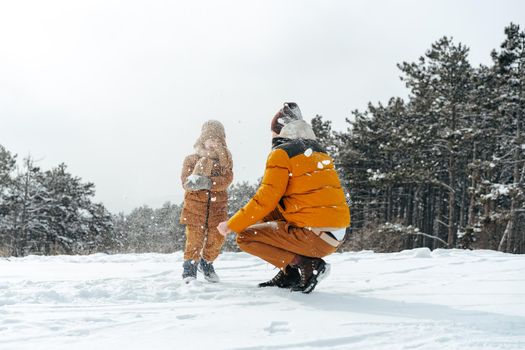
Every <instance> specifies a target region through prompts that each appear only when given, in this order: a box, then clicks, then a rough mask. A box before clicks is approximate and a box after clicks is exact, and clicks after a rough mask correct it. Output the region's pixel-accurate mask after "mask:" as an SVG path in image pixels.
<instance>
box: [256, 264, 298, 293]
mask: <svg viewBox="0 0 525 350" xmlns="http://www.w3.org/2000/svg"><path fill="white" fill-rule="evenodd" d="M300 280H301V276H300V275H299V270H297V269H295V268H293V267H291V266H286V268H285V269H284V271H283V270H279V272H278V273H277V275H275V277H274V278H272V279H271V280H269V281H267V282H263V283H259V287H279V288H292V287H294V286H295V285H297V284H298V283H299V282H300Z"/></svg>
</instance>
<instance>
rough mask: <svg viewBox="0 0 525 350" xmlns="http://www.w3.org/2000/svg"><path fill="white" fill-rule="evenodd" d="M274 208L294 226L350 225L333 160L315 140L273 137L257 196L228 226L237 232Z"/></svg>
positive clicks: (347, 209) (341, 226)
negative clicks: (271, 148)
mask: <svg viewBox="0 0 525 350" xmlns="http://www.w3.org/2000/svg"><path fill="white" fill-rule="evenodd" d="M275 208H277V209H278V210H279V211H280V212H281V214H282V215H283V216H284V218H285V219H286V221H287V222H289V223H291V224H292V225H294V226H296V227H311V228H344V227H348V226H349V225H350V209H349V208H348V205H347V203H346V198H345V194H344V191H343V189H342V187H341V183H340V181H339V177H338V176H337V172H336V170H335V168H334V164H333V160H332V158H331V157H330V156H329V155H328V154H327V153H326V151H325V150H323V149H322V148H321V146H320V145H319V143H318V142H317V141H315V140H309V139H293V140H292V139H285V138H274V139H273V150H272V152H271V153H270V155H269V156H268V160H267V162H266V170H265V173H264V176H263V179H262V183H261V185H260V186H259V188H258V190H257V193H256V194H255V196H254V197H253V198H252V199H251V200H250V201H249V202H248V203H247V204H246V205H245V206H244V207H243V208H242V209H241V210H239V211H238V212H237V213H236V214H235V215H234V216H233V217H232V218H231V219H230V220H229V221H228V226H229V227H230V228H231V229H232V230H233V231H234V232H237V233H239V232H241V231H243V230H244V229H245V228H247V227H248V226H250V225H253V224H255V223H257V222H258V221H259V220H261V219H262V218H264V217H265V216H266V215H267V214H269V213H270V212H271V211H272V210H274V209H275Z"/></svg>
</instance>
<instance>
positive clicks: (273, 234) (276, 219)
mask: <svg viewBox="0 0 525 350" xmlns="http://www.w3.org/2000/svg"><path fill="white" fill-rule="evenodd" d="M263 221H264V222H262V223H259V224H255V225H252V226H249V227H248V228H246V229H245V230H244V231H242V232H240V233H239V234H238V235H237V244H238V245H239V248H241V250H243V251H245V252H247V253H249V254H252V255H256V256H258V257H260V258H261V259H263V260H266V261H267V262H269V263H270V264H272V265H274V266H276V267H278V268H280V269H283V268H285V267H286V266H287V265H289V264H290V263H291V262H292V260H293V259H294V258H295V256H296V255H297V254H299V255H304V256H309V257H314V258H322V257H324V256H327V255H330V254H332V253H334V252H335V251H336V250H337V247H333V246H332V245H330V244H328V243H326V242H325V241H324V240H322V239H321V238H320V237H319V236H318V235H317V234H316V233H314V232H313V231H311V230H309V229H307V228H300V227H294V226H292V225H290V224H289V223H288V222H286V221H284V218H283V217H282V215H281V214H280V213H279V212H278V211H277V210H274V211H273V212H272V213H270V214H269V215H268V216H267V217H265V218H264V219H263Z"/></svg>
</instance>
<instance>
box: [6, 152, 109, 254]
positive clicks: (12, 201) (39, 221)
mask: <svg viewBox="0 0 525 350" xmlns="http://www.w3.org/2000/svg"><path fill="white" fill-rule="evenodd" d="M94 194H95V187H94V185H93V184H92V183H82V182H81V179H80V178H78V177H74V176H72V175H71V174H70V173H68V172H67V168H66V166H65V165H64V164H60V165H58V166H57V167H56V168H53V169H51V170H48V171H42V170H41V169H40V168H39V167H38V166H36V165H35V164H34V161H33V160H32V159H31V158H27V159H25V160H24V161H23V165H22V167H21V168H18V167H17V164H16V156H13V155H12V154H11V153H10V152H9V151H8V150H6V149H5V148H4V147H3V146H1V145H0V256H2V255H3V256H24V255H28V254H43V255H49V254H87V253H92V252H96V251H100V250H104V249H107V248H109V247H113V246H116V245H117V244H118V242H117V241H116V240H115V237H114V236H113V235H112V227H113V219H112V217H111V214H110V213H109V212H108V211H107V210H106V209H105V208H104V206H103V205H102V204H98V203H93V201H92V198H93V196H94Z"/></svg>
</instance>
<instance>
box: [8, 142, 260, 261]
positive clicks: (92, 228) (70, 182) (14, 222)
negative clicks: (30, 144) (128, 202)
mask: <svg viewBox="0 0 525 350" xmlns="http://www.w3.org/2000/svg"><path fill="white" fill-rule="evenodd" d="M34 163H35V162H34V161H33V160H32V159H31V158H30V157H28V158H27V159H25V160H24V161H23V164H22V165H21V166H20V167H19V166H18V165H17V159H16V156H15V155H12V154H11V153H10V152H9V151H8V150H7V149H5V148H4V147H3V146H1V145H0V256H25V255H29V254H38V255H54V254H89V253H96V252H105V253H145V252H160V253H171V252H174V251H177V250H182V249H184V244H185V240H186V235H185V226H183V225H181V224H180V223H179V217H180V212H181V209H182V205H181V204H172V203H169V202H167V203H165V204H164V205H163V206H162V207H161V208H158V209H153V208H150V207H148V206H142V207H139V208H136V209H134V210H133V211H131V213H129V214H127V215H126V214H123V213H119V214H117V215H111V214H110V213H109V212H108V211H107V210H106V208H104V206H103V205H102V204H99V203H94V202H93V197H94V194H95V187H94V185H93V184H92V183H83V182H82V181H81V179H80V178H78V177H74V176H73V175H71V174H69V173H68V172H67V167H66V165H65V164H60V165H59V166H57V167H56V168H53V169H51V170H48V171H42V170H41V169H40V168H39V167H38V166H36V165H35V164H34ZM255 190H256V185H250V184H248V183H247V182H241V183H237V184H235V185H232V186H231V187H230V189H229V192H228V193H229V209H228V210H229V214H230V215H232V214H233V213H235V212H236V211H237V210H239V209H240V208H241V207H242V206H243V205H244V204H245V203H246V202H247V201H248V200H249V199H250V198H251V197H252V196H253V194H254V193H255ZM224 249H225V250H229V251H236V250H238V247H237V244H236V243H235V237H234V236H230V237H228V239H227V241H226V243H225V247H224Z"/></svg>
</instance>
